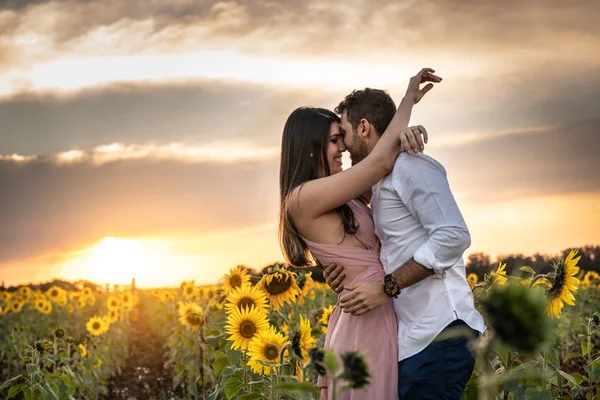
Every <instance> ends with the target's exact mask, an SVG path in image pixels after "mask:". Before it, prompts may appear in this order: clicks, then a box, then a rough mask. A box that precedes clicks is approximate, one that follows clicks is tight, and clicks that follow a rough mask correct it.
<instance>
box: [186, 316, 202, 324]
mask: <svg viewBox="0 0 600 400" xmlns="http://www.w3.org/2000/svg"><path fill="white" fill-rule="evenodd" d="M186 318H187V321H188V323H189V324H190V325H192V326H200V325H201V324H202V317H201V316H200V315H198V314H195V313H194V314H188V315H187V316H186Z"/></svg>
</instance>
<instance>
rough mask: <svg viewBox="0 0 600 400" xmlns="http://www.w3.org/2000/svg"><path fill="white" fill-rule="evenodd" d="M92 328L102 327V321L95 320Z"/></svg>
mask: <svg viewBox="0 0 600 400" xmlns="http://www.w3.org/2000/svg"><path fill="white" fill-rule="evenodd" d="M92 328H94V329H100V323H99V322H94V324H93V325H92Z"/></svg>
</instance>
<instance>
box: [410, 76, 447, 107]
mask: <svg viewBox="0 0 600 400" xmlns="http://www.w3.org/2000/svg"><path fill="white" fill-rule="evenodd" d="M434 72H435V70H433V69H431V68H423V69H422V70H421V71H419V73H418V74H416V75H415V76H413V77H412V78H410V82H409V83H408V88H406V94H405V95H404V98H405V99H406V100H408V101H411V102H412V104H417V103H418V102H419V101H421V99H422V98H423V96H425V93H427V92H429V91H430V90H431V89H433V83H431V82H435V83H440V82H441V81H442V78H440V77H439V76H437V75H434V74H433V73H434ZM425 82H429V83H428V84H427V85H425V86H424V87H423V89H421V84H422V83H425Z"/></svg>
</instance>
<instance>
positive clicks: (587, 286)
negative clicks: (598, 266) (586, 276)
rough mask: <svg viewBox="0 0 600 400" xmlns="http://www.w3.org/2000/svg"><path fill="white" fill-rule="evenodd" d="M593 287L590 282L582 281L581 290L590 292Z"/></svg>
mask: <svg viewBox="0 0 600 400" xmlns="http://www.w3.org/2000/svg"><path fill="white" fill-rule="evenodd" d="M591 286H592V285H591V284H590V283H589V282H588V281H586V280H583V281H581V286H579V287H580V288H581V290H588V289H589V288H590V287H591Z"/></svg>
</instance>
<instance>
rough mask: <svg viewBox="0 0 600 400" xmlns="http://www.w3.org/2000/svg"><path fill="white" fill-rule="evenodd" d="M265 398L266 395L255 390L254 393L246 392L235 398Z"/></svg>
mask: <svg viewBox="0 0 600 400" xmlns="http://www.w3.org/2000/svg"><path fill="white" fill-rule="evenodd" d="M266 398H267V396H265V395H264V394H262V393H258V392H256V393H248V394H245V395H243V396H240V397H238V398H237V400H260V399H266Z"/></svg>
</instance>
